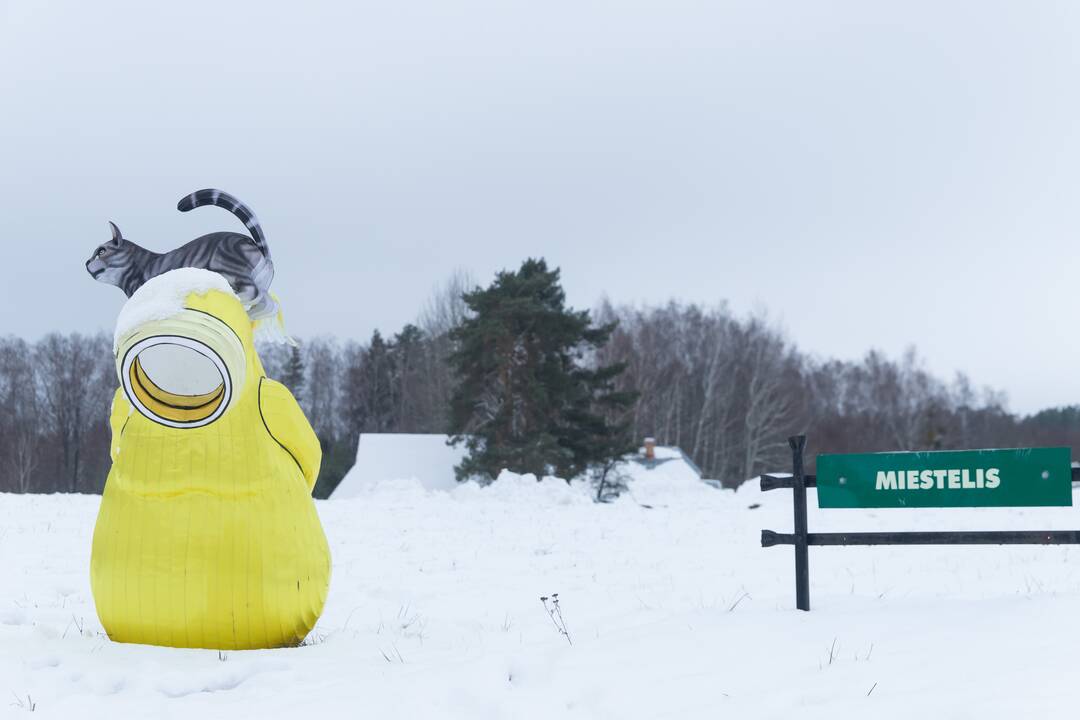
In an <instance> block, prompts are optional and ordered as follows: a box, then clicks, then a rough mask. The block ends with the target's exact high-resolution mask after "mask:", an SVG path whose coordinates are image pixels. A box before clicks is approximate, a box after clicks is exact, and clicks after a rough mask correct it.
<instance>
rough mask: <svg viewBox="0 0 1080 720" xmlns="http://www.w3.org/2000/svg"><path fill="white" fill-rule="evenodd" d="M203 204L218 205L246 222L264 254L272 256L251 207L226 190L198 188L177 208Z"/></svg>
mask: <svg viewBox="0 0 1080 720" xmlns="http://www.w3.org/2000/svg"><path fill="white" fill-rule="evenodd" d="M203 205H217V206H218V207H221V208H225V209H226V210H228V211H229V212H231V213H232V214H233V215H235V216H236V217H238V218H239V219H240V222H242V223H244V227H246V228H247V229H248V232H249V233H251V239H252V240H254V241H255V245H257V246H258V248H259V249H260V250H262V254H263V255H265V256H266V257H268V258H269V257H270V246H269V245H268V244H267V243H266V236H265V235H263V231H262V226H261V225H259V218H257V217H255V213H254V212H253V211H252V210H251V208H249V207H248V206H247V205H245V204H244V203H242V202H240V201H239V200H237V199H236V198H234V197H233V196H232V195H230V194H229V193H227V192H225V191H224V190H215V189H214V188H207V189H205V190H196V191H195V192H193V193H191V194H190V195H185V196H184V197H183V198H181V199H180V202H178V203H177V204H176V209H177V210H179V211H180V212H187V211H188V210H194V209H195V208H197V207H202V206H203Z"/></svg>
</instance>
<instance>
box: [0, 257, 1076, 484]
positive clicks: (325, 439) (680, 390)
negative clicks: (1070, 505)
mask: <svg viewBox="0 0 1080 720" xmlns="http://www.w3.org/2000/svg"><path fill="white" fill-rule="evenodd" d="M475 285H476V284H475V283H474V282H472V281H471V280H470V279H469V278H468V277H467V276H466V275H463V274H458V275H455V276H454V277H453V278H451V280H450V281H449V282H447V283H446V285H444V286H443V287H441V288H440V289H439V290H438V291H437V292H436V293H435V294H434V295H433V296H432V298H431V300H429V302H428V303H427V305H426V306H425V307H424V309H423V311H422V312H421V313H420V315H419V317H418V318H417V320H416V322H414V323H411V324H409V325H407V326H406V327H404V328H402V329H401V330H400V331H398V332H395V333H392V334H388V335H384V334H382V333H379V332H376V333H374V334H373V336H372V337H371V338H370V339H368V340H367V341H366V342H342V341H339V340H337V339H334V338H313V339H310V340H307V341H302V342H301V343H300V344H299V347H297V348H292V347H289V346H286V345H268V346H261V347H260V355H261V357H262V359H263V364H264V365H265V367H266V370H267V373H268V374H269V375H271V376H272V377H275V378H277V379H279V380H282V381H283V382H285V383H286V384H287V385H289V386H290V388H291V389H292V390H293V392H294V393H295V394H296V396H297V398H298V399H299V401H300V403H301V405H302V406H303V408H304V410H305V412H306V413H307V416H308V418H309V419H310V421H311V424H312V426H313V427H314V428H315V431H316V433H317V434H318V436H319V438H320V441H321V442H322V445H323V452H324V462H323V470H322V473H321V475H320V478H319V482H318V484H317V486H316V495H317V496H319V497H325V496H327V495H328V494H329V492H330V491H331V490H332V489H333V488H334V487H335V486H336V484H337V482H338V481H340V479H341V477H343V475H344V474H345V472H347V471H348V469H349V467H351V465H352V463H353V457H354V454H355V449H356V440H357V437H358V435H359V434H360V433H362V432H409V433H447V432H453V431H454V430H455V428H451V427H450V422H451V417H450V413H449V410H450V398H451V396H452V394H453V390H454V388H455V382H456V380H455V375H454V374H453V372H452V371H451V369H450V365H449V363H448V358H449V357H450V355H451V353H452V351H453V350H454V348H453V343H452V341H451V339H450V338H451V336H452V335H451V330H453V329H454V328H456V327H459V326H460V325H461V324H462V321H463V320H464V318H465V317H466V313H467V308H466V306H465V304H464V303H463V302H462V300H461V298H462V295H463V293H464V292H465V291H467V290H469V289H471V288H473V287H474V286H475ZM592 316H593V321H594V323H596V324H607V323H610V322H617V326H616V328H615V330H614V332H613V333H612V334H611V339H610V341H609V342H607V344H606V345H604V346H603V347H601V348H599V349H598V350H595V351H594V352H593V353H592V356H591V357H590V358H589V360H588V361H589V362H592V363H595V365H596V366H597V367H599V366H603V365H612V364H618V363H623V364H625V365H626V368H627V369H626V371H625V372H623V373H622V374H621V375H620V376H619V377H618V379H617V381H616V383H617V386H618V388H619V389H620V390H627V391H636V392H637V393H638V396H637V400H636V402H635V403H634V404H633V405H632V407H631V408H630V409H629V417H628V418H627V420H628V421H629V422H630V427H631V429H632V430H631V432H632V434H633V437H634V438H637V439H640V438H644V437H646V436H652V437H655V438H656V439H657V441H658V442H659V443H660V444H664V445H677V446H679V447H681V448H682V449H683V450H684V451H686V452H687V453H688V454H689V455H690V456H691V457H692V458H693V460H694V461H695V462H696V463H697V464H698V466H699V467H700V468H701V469H702V471H703V473H704V474H705V475H706V476H707V477H712V478H717V479H720V480H722V481H724V482H725V484H728V485H737V484H738V483H740V482H742V481H744V480H745V479H747V478H750V477H753V476H755V475H757V474H759V473H760V472H762V471H764V470H783V469H784V468H786V467H787V465H788V451H787V444H786V438H787V436H788V435H790V434H792V433H796V432H805V433H807V435H808V436H809V443H810V453H811V456H812V454H813V453H816V452H855V451H882V450H918V449H949V448H973V447H1010V446H1027V445H1033V446H1034V445H1065V446H1069V447H1073V448H1074V449H1080V407H1077V406H1068V407H1062V408H1056V409H1051V410H1046V411H1043V412H1040V413H1037V414H1035V415H1031V416H1028V417H1019V416H1017V415H1014V414H1012V413H1010V412H1009V411H1008V410H1007V408H1006V406H1005V402H1004V399H1003V397H1002V396H1001V395H1000V394H999V393H996V392H994V391H992V390H988V389H981V388H976V387H975V386H974V385H973V384H972V383H971V381H969V380H968V379H967V378H966V377H964V376H962V375H959V376H957V377H956V378H953V379H952V380H950V381H945V380H942V379H940V378H938V377H935V376H934V375H932V374H931V373H929V372H928V371H927V370H926V369H925V368H924V367H923V365H922V364H921V362H920V361H919V359H918V356H917V355H916V353H915V351H914V350H911V351H909V352H907V353H906V354H904V355H903V356H902V357H900V358H888V357H885V356H883V355H882V354H881V353H878V352H873V351H872V352H869V353H868V354H867V355H866V356H865V357H863V358H862V359H861V360H858V361H852V362H848V361H837V360H822V359H819V358H815V357H813V356H811V355H808V354H806V353H804V352H801V351H800V350H799V349H798V348H796V347H795V346H794V345H793V344H792V343H791V342H790V341H789V340H788V339H787V338H786V337H785V336H784V334H783V333H782V332H780V330H779V329H778V328H777V327H776V325H775V324H773V323H771V322H770V321H769V320H768V319H767V318H765V317H760V316H751V317H741V316H738V315H736V314H734V313H732V312H731V311H730V310H729V309H728V308H727V307H726V306H718V307H714V308H704V307H700V306H697V305H683V304H678V303H671V304H669V305H666V306H662V307H646V308H638V307H629V306H619V305H613V304H610V303H605V304H603V305H602V306H601V307H600V308H598V309H597V310H596V311H594V312H593V313H592ZM116 386H117V381H116V377H115V369H114V366H113V357H112V352H111V340H110V339H109V338H108V337H106V336H105V335H104V334H99V335H84V334H70V335H60V334H50V335H47V336H45V337H44V338H42V339H41V340H39V341H37V342H33V343H31V342H27V341H25V340H22V339H19V338H13V337H7V338H0V491H5V492H88V493H96V492H101V490H102V488H103V485H104V482H105V477H106V475H107V472H108V466H109V458H108V441H109V429H108V411H109V404H110V401H111V398H112V394H113V392H114V390H115V388H116Z"/></svg>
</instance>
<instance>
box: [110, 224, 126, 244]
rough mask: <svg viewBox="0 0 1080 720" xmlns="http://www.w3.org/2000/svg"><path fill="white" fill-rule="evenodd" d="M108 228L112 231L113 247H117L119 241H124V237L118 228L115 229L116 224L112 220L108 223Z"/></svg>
mask: <svg viewBox="0 0 1080 720" xmlns="http://www.w3.org/2000/svg"><path fill="white" fill-rule="evenodd" d="M109 228H110V229H111V230H112V241H113V245H119V244H120V241H121V240H123V239H124V236H123V235H122V234H121V233H120V228H118V227H116V223H114V222H113V221H112V220H110V221H109Z"/></svg>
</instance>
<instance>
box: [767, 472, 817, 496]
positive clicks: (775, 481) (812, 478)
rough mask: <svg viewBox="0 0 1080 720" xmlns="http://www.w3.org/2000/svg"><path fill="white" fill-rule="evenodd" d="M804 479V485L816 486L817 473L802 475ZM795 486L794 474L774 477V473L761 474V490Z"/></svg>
mask: <svg viewBox="0 0 1080 720" xmlns="http://www.w3.org/2000/svg"><path fill="white" fill-rule="evenodd" d="M803 478H804V479H805V480H806V487H817V475H803ZM793 487H795V478H794V476H790V475H789V476H788V477H776V476H775V475H762V476H761V491H762V492H767V491H769V490H780V489H782V488H793Z"/></svg>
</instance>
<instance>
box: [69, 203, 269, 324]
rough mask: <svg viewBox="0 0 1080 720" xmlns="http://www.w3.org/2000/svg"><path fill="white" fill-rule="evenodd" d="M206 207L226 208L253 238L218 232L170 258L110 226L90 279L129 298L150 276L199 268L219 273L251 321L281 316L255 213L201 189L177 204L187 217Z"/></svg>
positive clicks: (90, 263)
mask: <svg viewBox="0 0 1080 720" xmlns="http://www.w3.org/2000/svg"><path fill="white" fill-rule="evenodd" d="M203 205H217V206H218V207H222V208H225V209H226V210H228V211H229V212H231V213H232V214H233V215H235V216H236V217H237V218H239V219H240V221H241V222H242V223H244V227H246V228H247V229H248V232H250V233H251V237H248V236H247V235H241V234H239V233H234V232H216V233H210V234H209V235H203V236H202V237H199V238H195V239H194V240H192V241H191V242H189V243H187V244H186V245H182V246H181V247H179V248H177V249H175V250H172V251H170V252H167V253H161V254H159V253H155V252H151V251H150V250H147V249H146V248H144V247H141V246H140V245H136V244H135V243H133V242H131V241H130V240H127V239H125V238H124V236H123V235H122V234H121V233H120V228H118V227H116V225H115V224H114V223H112V222H110V223H109V226H110V227H111V228H112V240H110V241H109V242H107V243H105V244H104V245H101V246H100V247H98V248H97V249H96V250H94V254H93V255H91V256H90V259H89V260H87V261H86V270H87V272H89V273H90V275H91V277H93V278H94V279H95V280H99V281H101V282H103V283H107V284H109V285H115V286H116V287H118V288H120V289H121V290H123V291H124V294H125V295H127V296H128V297H131V295H132V293H134V292H135V291H136V290H138V289H139V287H141V286H142V284H143V283H145V282H146V281H147V280H149V279H150V278H152V277H156V276H158V275H161V274H162V273H166V272H169V271H170V270H176V269H178V268H199V269H201V270H210V271H212V272H216V273H218V274H220V275H222V276H224V278H225V279H226V280H228V282H229V285H231V286H232V289H233V292H235V293H236V295H237V297H239V298H240V301H241V302H242V303H243V304H244V306H245V307H246V308H247V311H248V316H249V317H250V318H251V319H252V320H260V319H263V318H269V317H273V316H275V315H277V313H278V304H277V301H276V300H275V299H274V297H273V296H271V294H270V282H271V281H272V280H273V279H274V263H273V262H272V261H271V260H270V247H269V246H268V245H267V244H266V236H265V235H263V231H262V227H261V226H260V225H259V221H258V219H257V218H256V217H255V213H253V212H252V211H251V208H249V207H248V206H247V205H245V204H244V203H242V202H240V201H239V200H237V199H236V198H234V197H233V196H232V195H229V194H228V193H226V192H222V191H221V190H214V189H207V190H197V191H195V192H193V193H191V194H190V195H186V196H184V198H183V199H182V200H180V202H179V203H177V205H176V209H177V210H179V211H180V212H187V211H189V210H192V209H194V208H197V207H201V206H203Z"/></svg>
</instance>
